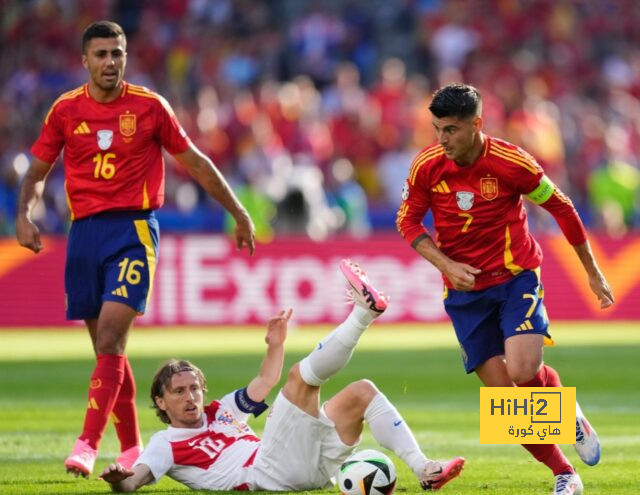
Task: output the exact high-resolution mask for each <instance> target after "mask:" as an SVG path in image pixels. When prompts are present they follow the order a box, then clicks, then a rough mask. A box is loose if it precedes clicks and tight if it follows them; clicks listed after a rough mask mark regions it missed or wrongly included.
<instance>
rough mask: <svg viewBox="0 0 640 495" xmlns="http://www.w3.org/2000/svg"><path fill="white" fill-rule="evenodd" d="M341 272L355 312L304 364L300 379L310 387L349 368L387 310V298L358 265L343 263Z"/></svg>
mask: <svg viewBox="0 0 640 495" xmlns="http://www.w3.org/2000/svg"><path fill="white" fill-rule="evenodd" d="M340 270H341V271H342V273H343V275H344V276H345V278H346V279H347V280H348V281H349V284H350V285H351V287H352V289H351V291H350V293H349V295H350V297H351V299H352V300H353V303H354V304H353V309H352V310H351V313H350V314H349V316H348V317H347V319H346V320H345V321H344V322H343V323H342V324H341V325H339V326H338V327H337V328H336V329H335V330H334V331H333V332H331V333H330V334H329V335H328V336H327V337H325V338H324V339H323V340H322V341H321V342H320V343H319V344H318V346H317V347H316V348H315V349H314V350H313V351H312V352H311V354H309V355H308V356H307V357H306V358H304V359H303V360H302V361H300V375H301V376H302V379H303V380H304V381H305V383H307V384H308V385H312V386H320V385H322V384H323V383H324V382H326V381H327V380H328V379H329V378H330V377H332V376H333V375H335V374H336V373H337V372H338V371H340V370H341V369H342V368H344V367H345V366H346V364H347V363H348V362H349V360H350V359H351V355H352V354H353V350H354V348H355V346H356V344H357V343H358V339H359V338H360V336H361V335H362V333H363V332H364V331H365V330H366V329H367V327H368V326H369V325H370V324H371V323H372V322H373V321H374V320H375V319H376V318H377V317H378V316H380V315H381V314H382V313H383V312H384V310H385V309H386V308H387V298H386V296H385V295H384V293H382V292H380V291H379V290H377V289H376V288H375V287H374V286H373V285H372V284H371V282H370V281H369V279H368V278H367V276H366V274H365V273H364V271H363V270H362V268H360V266H359V265H358V264H357V263H354V262H352V261H351V260H342V262H341V263H340Z"/></svg>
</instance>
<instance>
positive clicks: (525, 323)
mask: <svg viewBox="0 0 640 495" xmlns="http://www.w3.org/2000/svg"><path fill="white" fill-rule="evenodd" d="M543 298H544V289H543V287H542V282H540V272H539V270H525V271H523V272H520V273H519V274H518V275H516V276H515V277H514V278H512V279H511V280H509V281H507V282H504V283H502V284H500V285H496V286H495V287H489V288H488V289H483V290H477V291H470V292H463V291H458V290H454V289H447V290H446V291H445V298H444V308H445V310H446V312H447V314H448V315H449V317H450V318H451V322H452V323H453V327H454V329H455V331H456V336H457V337H458V342H459V343H460V348H461V351H462V360H463V362H464V367H465V370H466V371H467V373H471V372H472V371H473V370H475V369H476V368H477V367H478V366H480V365H481V364H482V363H484V362H485V361H486V360H488V359H489V358H492V357H493V356H499V355H501V354H504V341H505V340H506V339H508V338H509V337H513V336H514V335H526V334H530V333H535V334H540V335H544V336H545V337H547V339H549V340H547V339H545V340H546V341H547V342H549V341H550V339H551V336H550V335H549V333H548V331H547V330H548V328H549V319H548V318H547V311H546V309H545V307H544V304H543ZM551 342H552V341H551Z"/></svg>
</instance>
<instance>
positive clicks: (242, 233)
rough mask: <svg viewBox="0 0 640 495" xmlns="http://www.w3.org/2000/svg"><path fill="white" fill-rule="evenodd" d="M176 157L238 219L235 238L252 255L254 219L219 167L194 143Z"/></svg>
mask: <svg viewBox="0 0 640 495" xmlns="http://www.w3.org/2000/svg"><path fill="white" fill-rule="evenodd" d="M174 157H175V159H176V160H178V162H179V163H180V164H181V165H182V166H183V167H184V168H185V169H187V171H188V172H189V174H191V176H192V177H193V178H194V179H195V180H197V181H198V183H199V184H200V185H201V186H202V188H203V189H204V190H205V191H207V193H209V195H210V196H211V197H212V198H213V199H215V200H216V201H218V202H219V203H220V204H221V205H222V206H223V207H224V209H225V210H227V211H228V212H229V213H230V214H231V216H232V217H233V218H234V220H235V221H236V228H235V238H236V245H237V247H238V249H242V248H243V247H245V246H246V247H247V248H248V249H249V254H251V255H252V254H253V251H254V249H255V245H254V236H255V227H254V225H253V221H252V220H251V217H250V216H249V213H248V212H247V210H246V209H245V207H244V206H242V204H241V203H240V201H238V198H237V197H236V195H235V194H234V193H233V191H232V190H231V187H229V184H228V183H227V181H226V180H225V178H224V177H223V176H222V174H221V173H220V171H219V170H218V168H217V167H216V166H215V165H214V163H213V162H212V161H211V160H210V159H209V158H208V157H207V156H205V155H204V154H203V153H202V152H201V151H200V150H199V149H198V148H196V147H195V146H194V145H193V144H191V145H190V146H189V148H188V149H187V150H186V151H184V152H182V153H178V154H176V155H174Z"/></svg>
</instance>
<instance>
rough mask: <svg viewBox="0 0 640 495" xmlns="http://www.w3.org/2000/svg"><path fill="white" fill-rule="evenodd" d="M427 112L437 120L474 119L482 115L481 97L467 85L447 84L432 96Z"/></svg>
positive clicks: (478, 92)
mask: <svg viewBox="0 0 640 495" xmlns="http://www.w3.org/2000/svg"><path fill="white" fill-rule="evenodd" d="M429 110H431V113H432V114H433V115H435V116H436V117H437V118H439V119H441V118H443V117H457V118H459V119H468V118H469V117H476V116H478V115H480V114H481V113H482V96H481V95H480V91H478V90H477V89H476V88H474V87H473V86H470V85H468V84H460V83H453V84H447V85H446V86H443V87H441V88H440V89H439V90H437V91H436V92H435V93H434V94H433V100H432V101H431V105H429Z"/></svg>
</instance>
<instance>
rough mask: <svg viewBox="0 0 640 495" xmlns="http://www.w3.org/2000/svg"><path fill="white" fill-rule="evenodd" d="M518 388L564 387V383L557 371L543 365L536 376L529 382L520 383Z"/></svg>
mask: <svg viewBox="0 0 640 495" xmlns="http://www.w3.org/2000/svg"><path fill="white" fill-rule="evenodd" d="M518 387H562V382H561V381H560V376H559V375H558V372H557V371H556V370H554V369H553V368H552V367H551V366H548V365H546V364H543V365H542V367H541V368H540V369H539V370H538V373H537V374H536V376H534V377H533V378H532V379H531V380H529V381H528V382H525V383H518Z"/></svg>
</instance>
